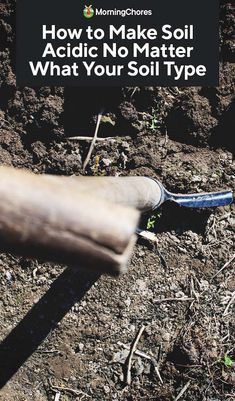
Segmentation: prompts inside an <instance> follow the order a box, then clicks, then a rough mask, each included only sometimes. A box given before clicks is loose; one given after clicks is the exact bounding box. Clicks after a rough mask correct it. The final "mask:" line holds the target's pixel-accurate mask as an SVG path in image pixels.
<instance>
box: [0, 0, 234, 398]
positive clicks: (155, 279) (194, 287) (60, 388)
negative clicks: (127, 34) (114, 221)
mask: <svg viewBox="0 0 235 401" xmlns="http://www.w3.org/2000/svg"><path fill="white" fill-rule="evenodd" d="M233 26H234V17H233V10H232V2H231V1H221V4H220V48H221V51H220V86H219V87H217V88H194V87H193V88H192V87H191V88H155V87H150V88H138V87H135V88H129V87H128V88H116V89H113V88H112V89H102V91H100V90H99V89H89V90H87V89H86V90H84V89H63V88H49V87H42V88H19V87H16V83H15V2H14V1H13V0H5V1H2V2H1V4H0V164H1V165H8V166H14V167H18V168H25V169H29V170H32V171H34V172H35V173H51V174H58V175H62V174H64V175H72V174H76V175H82V174H87V175H146V176H149V177H157V178H158V179H160V180H161V181H162V182H163V183H164V184H165V185H166V186H167V188H168V189H169V190H172V191H175V192H183V193H189V192H200V191H213V190H222V189H234V178H235V165H234V163H233V153H232V151H233V150H234V148H232V143H233V136H234V129H235V124H234V122H235V119H234V113H235V102H234V81H233V78H234V70H235V67H234V64H233V61H234V46H233V42H232V31H233ZM103 108H104V115H103V117H102V124H101V126H100V132H99V136H100V137H103V138H104V140H103V141H99V142H97V144H96V146H95V150H94V152H93V154H92V157H91V159H90V162H89V164H88V166H87V168H86V171H85V173H84V172H83V169H82V164H83V162H84V159H85V157H86V155H87V152H88V149H89V146H90V142H88V141H78V140H72V139H68V138H69V137H71V136H76V135H83V136H84V135H86V136H91V137H92V135H93V133H94V127H95V122H96V118H97V113H99V112H100V110H101V109H103ZM110 137H112V138H113V139H110ZM234 211H235V208H234V205H231V206H227V207H223V208H216V209H209V210H197V209H194V210H190V209H187V210H186V209H181V208H179V207H176V206H173V205H170V204H169V205H167V204H165V205H164V206H163V207H162V208H161V210H159V211H158V213H157V214H156V216H155V217H153V218H152V219H151V222H152V224H148V227H149V226H152V229H151V230H152V231H155V232H156V237H155V241H149V240H147V239H144V238H140V239H139V241H138V244H137V246H136V248H135V253H134V255H133V258H132V260H131V263H130V266H129V272H128V273H127V274H126V275H124V276H122V277H120V278H118V279H113V278H110V277H106V276H102V277H98V276H97V275H96V276H95V275H88V274H87V273H86V272H84V271H82V269H81V268H80V267H79V266H78V267H77V269H75V270H72V269H69V268H65V267H64V266H59V265H55V264H54V265H52V264H50V263H42V262H41V261H37V260H29V259H25V258H20V257H16V256H14V255H10V254H1V255H0V288H1V295H0V305H1V315H0V328H1V330H0V336H1V339H2V344H1V346H0V384H1V386H3V385H4V384H5V386H3V388H2V390H1V391H0V400H1V401H12V400H13V399H14V400H15V401H31V400H35V401H48V400H56V401H70V400H71V401H72V400H74V401H75V400H77V401H78V400H83V401H86V400H87V401H89V400H94V401H98V400H99V401H109V400H128V401H144V400H146V401H147V400H148V401H149V400H155V401H173V400H175V399H177V400H178V399H180V400H182V401H192V400H193V401H225V400H227V401H232V400H235V363H233V361H235V344H234V336H235V321H234V312H235V299H234V298H235V276H234V253H235V251H234V223H235V213H234ZM142 225H143V228H146V225H147V218H145V219H144V220H143V223H142ZM153 226H154V227H153ZM232 259H233V260H232ZM227 262H229V263H228V264H227V265H225V264H226V263H227ZM78 265H79V263H78ZM222 267H224V268H223V270H222V271H221V272H219V271H220V269H221V268H222ZM143 326H146V328H145V330H144V332H143V334H142V336H141V339H140V342H139V344H138V349H139V350H140V351H142V352H144V353H145V354H147V355H148V356H150V357H151V358H152V359H151V358H150V359H149V358H146V355H145V356H141V355H135V356H134V357H133V363H132V369H131V384H130V385H126V384H125V381H126V367H127V364H126V360H127V357H128V353H129V351H128V349H126V347H127V348H128V347H129V346H131V344H132V343H133V340H134V339H135V336H136V334H137V332H138V331H139V330H140V329H141V328H142V327H143ZM123 344H124V346H123ZM226 356H227V357H228V358H230V359H228V358H227V359H226V358H225V357H226ZM181 392H182V393H181ZM180 393H181V395H180ZM177 396H179V397H178V398H177Z"/></svg>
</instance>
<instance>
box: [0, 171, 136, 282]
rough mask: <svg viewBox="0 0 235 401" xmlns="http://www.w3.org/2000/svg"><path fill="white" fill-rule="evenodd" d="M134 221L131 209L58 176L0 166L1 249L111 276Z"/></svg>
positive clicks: (130, 240)
mask: <svg viewBox="0 0 235 401" xmlns="http://www.w3.org/2000/svg"><path fill="white" fill-rule="evenodd" d="M66 180H67V181H70V180H69V178H66ZM67 181H66V182H67ZM138 220H139V212H138V211H137V210H135V209H133V208H130V207H124V206H122V205H115V204H113V203H111V202H108V201H105V200H103V199H99V197H98V196H95V195H93V196H90V194H89V191H84V192H82V191H81V190H80V188H79V185H78V186H76V185H70V184H69V185H65V182H64V179H63V178H62V177H51V179H50V178H46V176H42V175H35V174H32V173H29V172H26V171H23V170H17V169H13V168H9V167H0V249H1V251H4V252H13V253H17V254H20V255H25V256H27V257H40V258H42V259H44V260H50V261H56V262H59V263H65V264H69V265H76V264H79V265H81V264H85V266H88V267H91V268H93V269H95V270H99V271H105V272H107V273H109V274H113V275H115V274H118V273H120V272H122V271H124V270H125V268H126V265H127V262H128V259H129V257H130V255H131V251H132V248H133V246H134V243H135V240H136V236H135V230H136V227H137V225H138Z"/></svg>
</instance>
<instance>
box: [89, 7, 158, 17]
mask: <svg viewBox="0 0 235 401" xmlns="http://www.w3.org/2000/svg"><path fill="white" fill-rule="evenodd" d="M95 15H96V16H98V17H99V16H102V17H106V16H107V17H109V16H117V17H133V16H141V15H144V16H151V15H153V10H136V9H134V8H126V9H118V8H114V9H112V10H106V9H104V8H96V9H95Z"/></svg>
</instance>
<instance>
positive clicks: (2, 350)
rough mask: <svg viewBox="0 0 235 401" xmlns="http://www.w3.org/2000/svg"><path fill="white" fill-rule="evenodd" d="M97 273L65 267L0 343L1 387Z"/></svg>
mask: <svg viewBox="0 0 235 401" xmlns="http://www.w3.org/2000/svg"><path fill="white" fill-rule="evenodd" d="M99 277H100V275H99V274H94V273H93V274H92V275H91V274H89V276H88V275H87V273H84V272H83V271H81V270H76V271H75V270H73V269H69V268H68V269H66V270H65V271H64V272H63V273H62V274H61V275H60V276H59V277H58V278H57V279H56V280H55V281H54V283H53V284H52V286H51V287H50V289H49V290H48V291H47V293H46V294H45V295H44V296H43V297H42V298H41V299H40V300H39V302H38V303H37V304H36V305H34V306H33V308H32V309H31V310H30V311H29V312H28V313H27V315H26V316H25V317H24V318H23V319H22V320H21V321H20V323H19V324H18V325H17V326H16V327H15V328H14V329H13V330H12V331H11V333H10V334H9V335H8V336H7V337H6V338H5V339H4V340H3V342H2V343H1V345H0V388H2V387H3V386H4V385H5V384H6V383H7V382H8V380H10V379H11V377H12V376H13V375H14V374H15V373H16V372H17V370H18V369H19V368H20V367H21V366H22V365H23V364H24V362H25V361H26V360H27V359H28V358H29V357H30V356H31V355H32V354H33V353H34V351H35V350H36V349H37V348H38V346H39V345H40V344H41V343H42V342H43V340H44V339H45V338H46V337H47V335H48V334H49V333H50V331H51V330H52V329H54V328H55V327H56V325H57V324H58V323H59V322H60V320H61V319H62V318H63V317H64V316H65V315H66V313H67V312H68V311H69V310H70V309H71V307H72V306H73V305H74V303H76V302H78V301H80V300H81V299H82V298H83V297H84V295H85V294H86V292H87V291H88V290H89V289H90V288H91V287H92V285H93V284H94V283H95V282H96V281H97V280H98V279H99Z"/></svg>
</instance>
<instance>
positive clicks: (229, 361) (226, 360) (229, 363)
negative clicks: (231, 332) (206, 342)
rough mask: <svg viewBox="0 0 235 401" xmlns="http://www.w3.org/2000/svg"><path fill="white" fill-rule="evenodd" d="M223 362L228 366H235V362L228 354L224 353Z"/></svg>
mask: <svg viewBox="0 0 235 401" xmlns="http://www.w3.org/2000/svg"><path fill="white" fill-rule="evenodd" d="M222 363H223V364H224V365H225V366H227V367H231V368H235V362H234V361H233V360H232V359H231V358H230V357H229V356H228V355H224V357H223V359H222Z"/></svg>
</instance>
